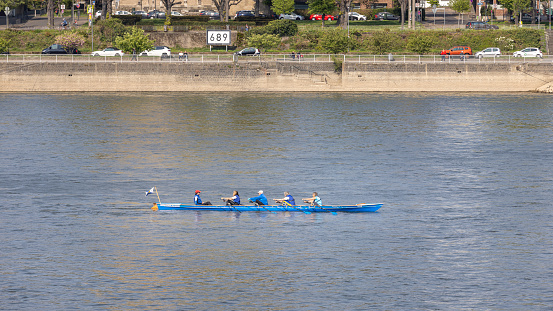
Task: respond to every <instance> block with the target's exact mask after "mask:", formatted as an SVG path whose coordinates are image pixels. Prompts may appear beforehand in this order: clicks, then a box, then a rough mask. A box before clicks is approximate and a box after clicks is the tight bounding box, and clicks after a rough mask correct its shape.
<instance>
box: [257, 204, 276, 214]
mask: <svg viewBox="0 0 553 311" xmlns="http://www.w3.org/2000/svg"><path fill="white" fill-rule="evenodd" d="M255 206H257V207H260V206H261V208H263V209H264V210H266V211H267V212H269V213H273V214H276V212H273V211H270V210H268V209H266V208H265V206H263V205H259V204H258V203H257V202H256V203H255Z"/></svg>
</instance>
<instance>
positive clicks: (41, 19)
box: [0, 13, 88, 30]
mask: <svg viewBox="0 0 553 311" xmlns="http://www.w3.org/2000/svg"><path fill="white" fill-rule="evenodd" d="M24 18H25V17H23V19H22V18H21V17H10V18H9V19H10V25H9V27H10V29H12V28H13V29H19V30H32V29H48V18H47V17H46V16H34V15H29V16H27V20H24ZM66 20H67V22H68V23H69V25H71V17H66ZM75 20H76V21H77V24H76V25H77V26H82V25H83V24H86V23H88V16H87V15H86V14H83V13H81V16H80V18H79V19H77V14H75ZM62 21H63V17H54V29H59V28H60V25H61V22H62ZM67 28H68V29H69V26H68V27H67ZM4 29H6V17H5V16H0V30H4Z"/></svg>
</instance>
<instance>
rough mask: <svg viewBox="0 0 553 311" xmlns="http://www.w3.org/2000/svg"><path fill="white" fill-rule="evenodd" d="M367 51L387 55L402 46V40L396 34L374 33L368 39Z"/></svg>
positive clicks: (386, 32)
mask: <svg viewBox="0 0 553 311" xmlns="http://www.w3.org/2000/svg"><path fill="white" fill-rule="evenodd" d="M367 41H368V46H367V48H368V50H369V51H370V52H371V53H374V54H380V55H382V54H387V53H390V52H392V51H394V50H395V49H396V48H397V47H399V46H401V45H402V38H401V37H400V36H399V34H397V33H392V32H388V31H376V32H374V33H373V34H372V36H371V37H369V38H368V40H367Z"/></svg>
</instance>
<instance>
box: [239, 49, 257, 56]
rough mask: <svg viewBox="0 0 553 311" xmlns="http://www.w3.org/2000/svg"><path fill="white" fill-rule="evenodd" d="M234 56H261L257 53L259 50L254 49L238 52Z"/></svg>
mask: <svg viewBox="0 0 553 311" xmlns="http://www.w3.org/2000/svg"><path fill="white" fill-rule="evenodd" d="M236 55H240V56H246V55H248V56H255V55H261V53H259V50H258V49H256V48H245V49H243V50H241V51H238V52H236Z"/></svg>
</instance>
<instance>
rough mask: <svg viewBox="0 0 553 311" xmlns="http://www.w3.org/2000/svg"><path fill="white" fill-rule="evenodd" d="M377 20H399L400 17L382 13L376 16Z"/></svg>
mask: <svg viewBox="0 0 553 311" xmlns="http://www.w3.org/2000/svg"><path fill="white" fill-rule="evenodd" d="M374 19H376V20H381V21H382V20H398V19H399V16H397V15H394V14H392V13H388V12H380V13H378V14H376V15H375V16H374Z"/></svg>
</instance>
